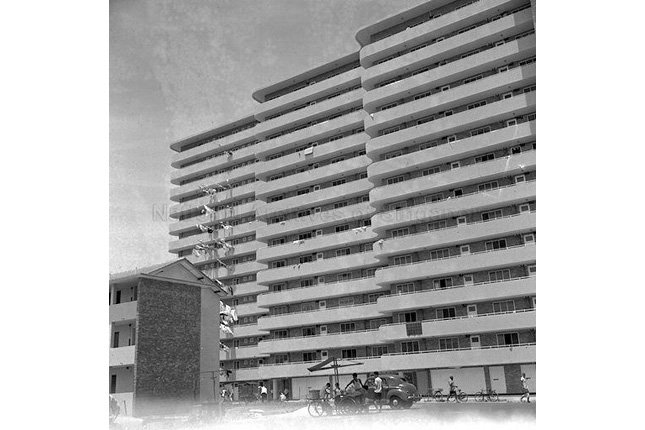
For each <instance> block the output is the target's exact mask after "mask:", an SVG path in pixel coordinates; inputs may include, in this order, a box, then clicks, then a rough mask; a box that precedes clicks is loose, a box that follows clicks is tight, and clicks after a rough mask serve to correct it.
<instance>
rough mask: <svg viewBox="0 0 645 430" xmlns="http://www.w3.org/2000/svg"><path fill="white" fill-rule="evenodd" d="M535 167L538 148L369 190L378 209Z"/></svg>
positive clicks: (373, 203) (523, 171) (527, 170)
mask: <svg viewBox="0 0 645 430" xmlns="http://www.w3.org/2000/svg"><path fill="white" fill-rule="evenodd" d="M535 167H536V160H535V151H527V152H522V153H521V154H517V155H510V156H507V157H504V158H496V159H494V160H490V161H486V162H483V163H475V164H469V165H467V166H464V167H461V168H456V169H452V170H448V171H444V172H441V173H438V174H434V175H430V176H421V177H418V178H414V179H411V180H408V181H404V182H399V183H397V184H394V185H384V186H380V187H375V188H374V189H372V190H371V191H370V202H371V203H372V206H375V207H376V208H377V209H378V208H381V207H383V206H384V205H386V204H388V203H391V202H395V201H401V200H403V199H405V198H412V197H416V196H421V195H424V194H433V193H435V192H439V191H445V190H447V189H450V188H458V187H463V186H467V185H472V184H477V183H482V182H486V181H489V180H493V179H498V178H500V177H509V176H515V175H522V174H523V173H526V172H530V171H533V170H535ZM493 193H494V190H493ZM493 193H491V194H493Z"/></svg>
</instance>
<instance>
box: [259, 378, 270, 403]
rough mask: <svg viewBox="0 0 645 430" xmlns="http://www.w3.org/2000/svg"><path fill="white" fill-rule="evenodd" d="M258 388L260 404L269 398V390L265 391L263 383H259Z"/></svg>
mask: <svg viewBox="0 0 645 430" xmlns="http://www.w3.org/2000/svg"><path fill="white" fill-rule="evenodd" d="M259 385H260V386H259V387H258V388H259V390H260V401H261V402H262V403H264V402H266V401H267V397H268V396H269V390H267V387H265V386H264V383H263V382H260V384H259Z"/></svg>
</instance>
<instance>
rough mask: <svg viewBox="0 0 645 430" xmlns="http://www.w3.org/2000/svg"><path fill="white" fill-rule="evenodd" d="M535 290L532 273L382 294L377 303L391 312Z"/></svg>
mask: <svg viewBox="0 0 645 430" xmlns="http://www.w3.org/2000/svg"><path fill="white" fill-rule="evenodd" d="M535 293H536V289H535V276H530V277H522V278H514V279H508V280H504V281H499V282H482V283H477V284H474V285H459V286H454V287H452V288H445V289H439V290H425V291H417V292H414V293H407V294H392V295H389V296H383V297H379V298H378V301H377V303H378V308H379V312H381V313H382V314H385V315H391V314H392V313H393V312H404V311H410V310H416V309H424V308H438V307H444V306H451V305H458V304H463V303H471V304H472V303H478V302H486V301H495V300H501V299H508V298H512V297H526V296H534V295H535Z"/></svg>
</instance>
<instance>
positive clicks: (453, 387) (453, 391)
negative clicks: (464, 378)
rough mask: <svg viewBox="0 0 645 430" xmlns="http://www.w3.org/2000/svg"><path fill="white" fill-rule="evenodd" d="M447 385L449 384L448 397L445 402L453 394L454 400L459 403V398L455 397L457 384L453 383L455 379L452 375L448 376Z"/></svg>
mask: <svg viewBox="0 0 645 430" xmlns="http://www.w3.org/2000/svg"><path fill="white" fill-rule="evenodd" d="M448 385H449V386H450V392H449V393H448V398H447V399H446V402H449V401H450V397H452V396H453V395H454V396H455V401H456V402H457V403H461V402H460V401H459V398H458V397H457V385H456V384H455V380H454V378H453V377H452V375H450V378H449V379H448Z"/></svg>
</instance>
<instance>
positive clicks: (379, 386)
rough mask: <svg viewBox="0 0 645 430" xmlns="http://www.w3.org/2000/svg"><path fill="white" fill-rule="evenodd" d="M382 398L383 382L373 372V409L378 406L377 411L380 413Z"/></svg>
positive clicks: (376, 373)
mask: <svg viewBox="0 0 645 430" xmlns="http://www.w3.org/2000/svg"><path fill="white" fill-rule="evenodd" d="M382 398H383V380H382V379H381V377H380V376H378V372H374V407H376V405H378V411H379V412H381V399H382Z"/></svg>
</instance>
